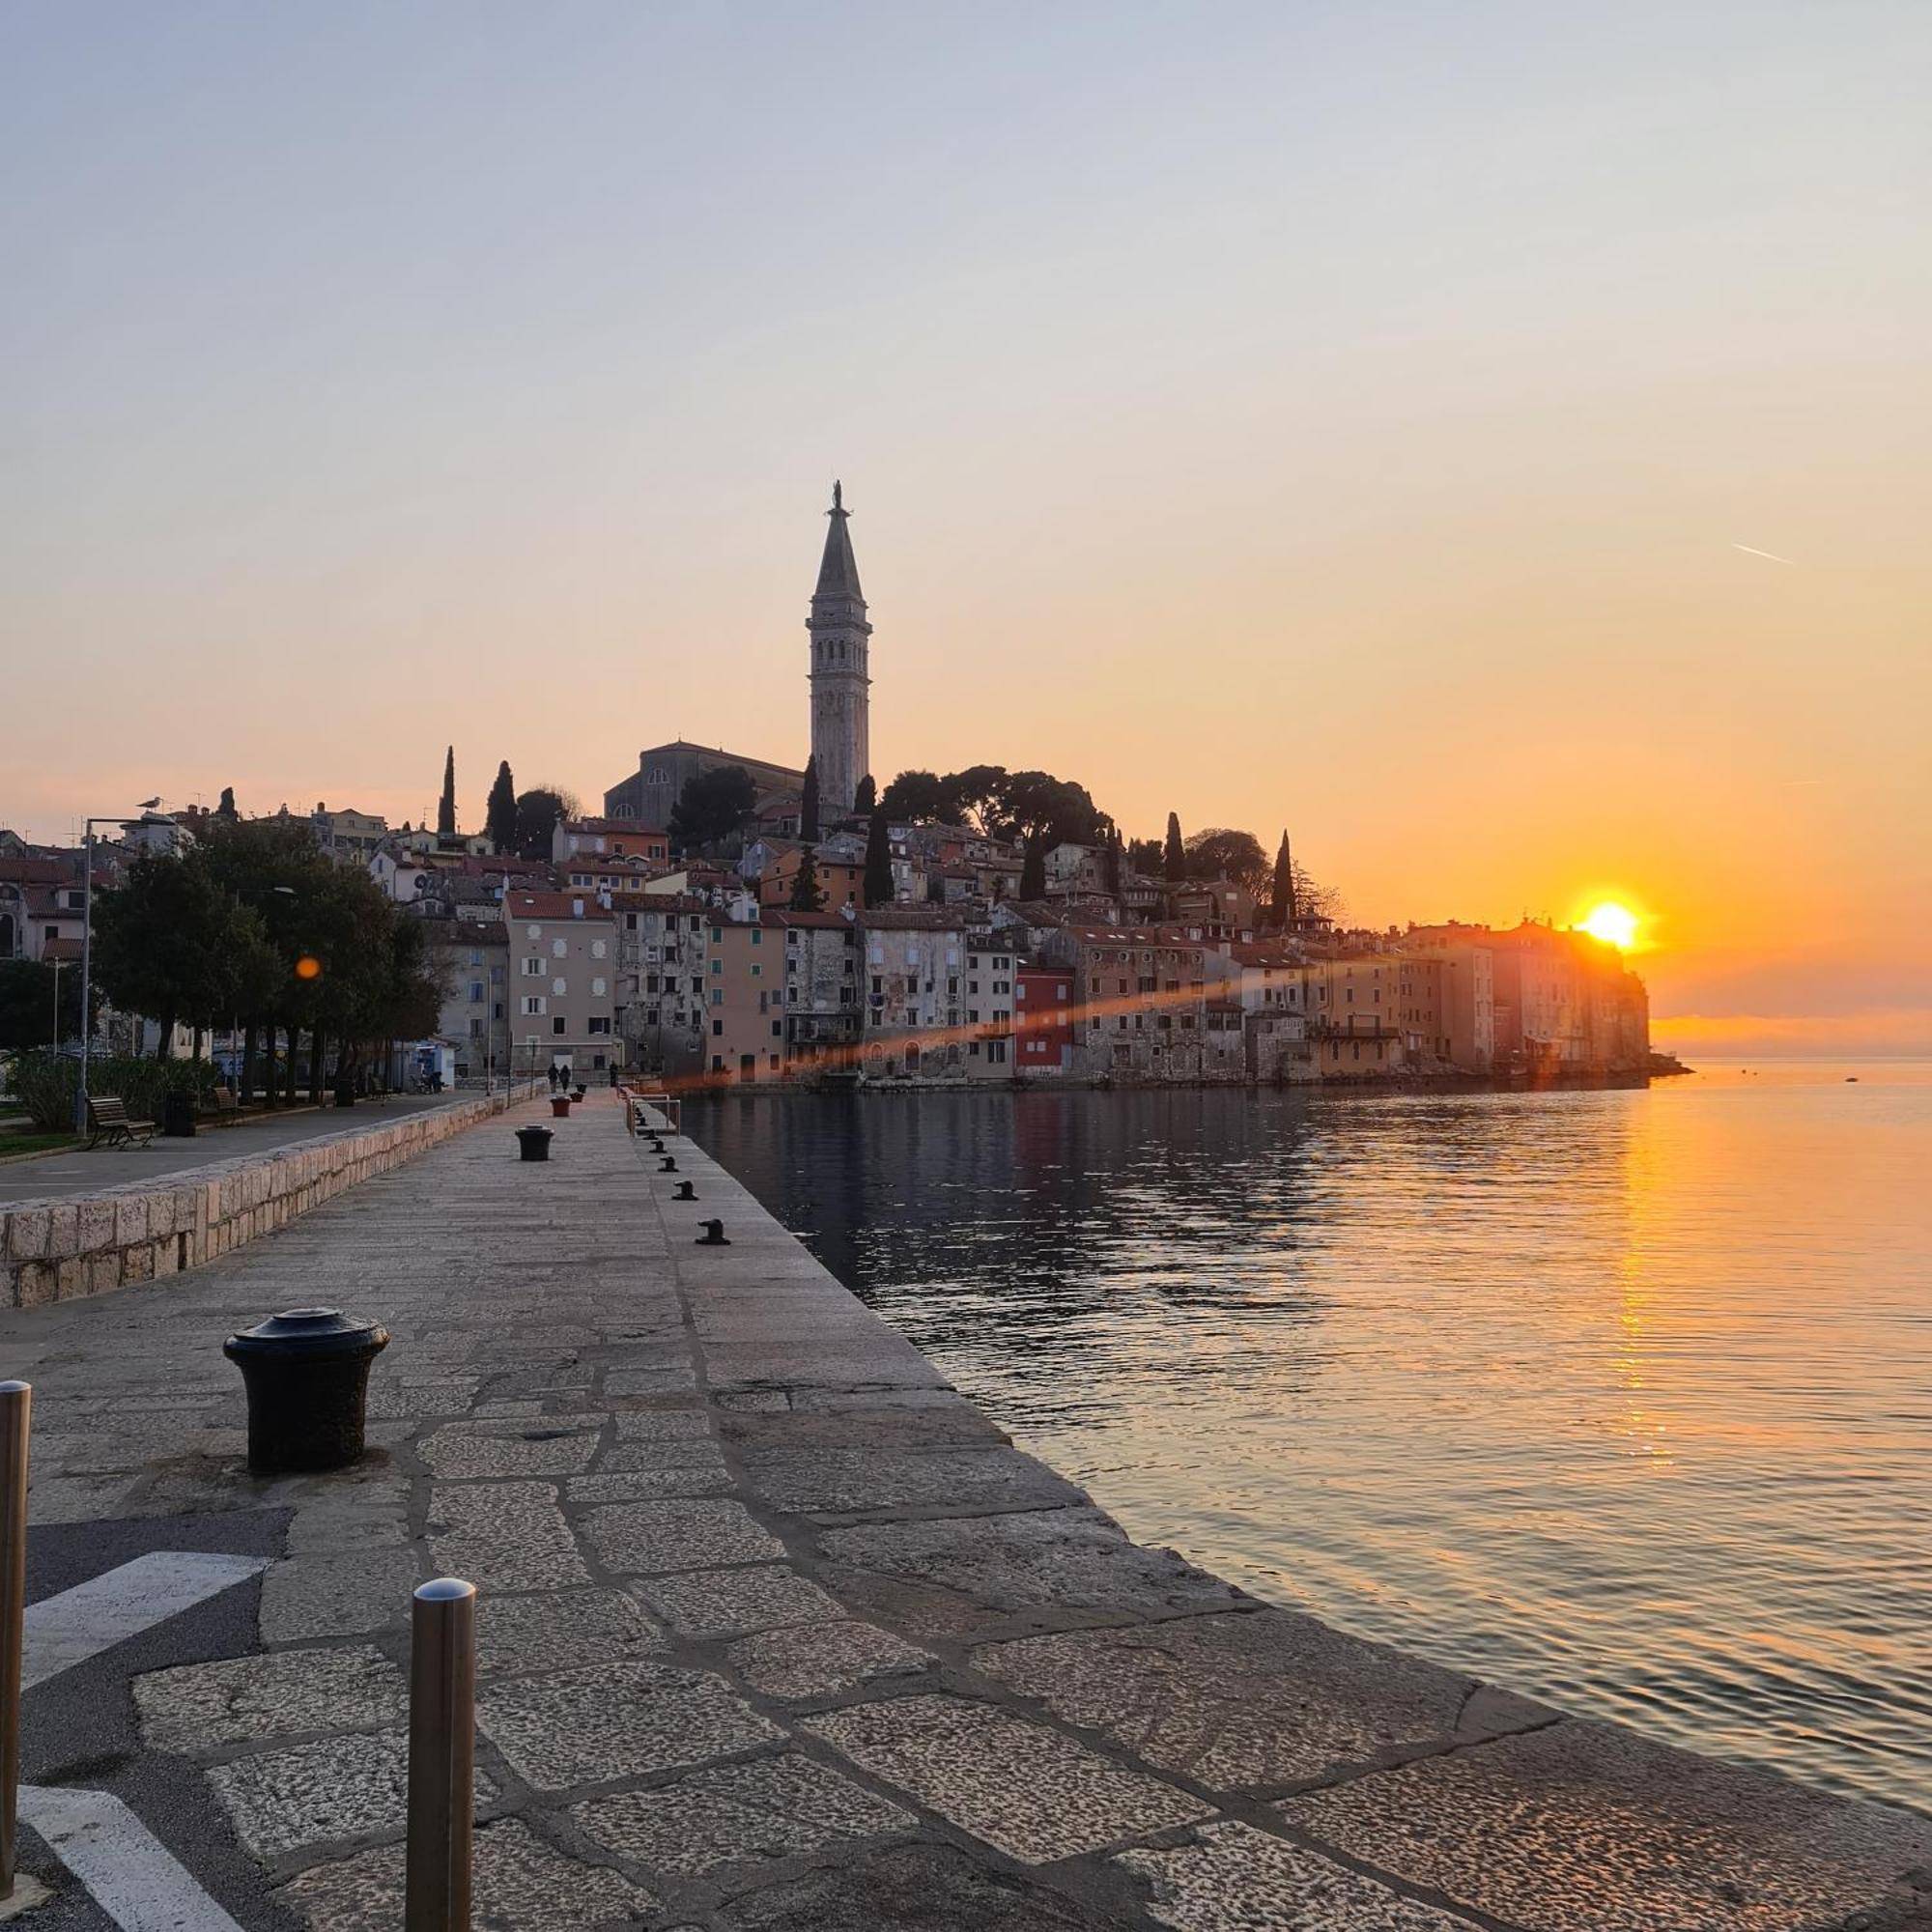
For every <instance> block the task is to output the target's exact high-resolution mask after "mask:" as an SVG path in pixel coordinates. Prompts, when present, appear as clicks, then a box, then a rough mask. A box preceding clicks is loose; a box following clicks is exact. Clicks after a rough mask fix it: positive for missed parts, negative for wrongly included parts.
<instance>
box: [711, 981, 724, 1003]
mask: <svg viewBox="0 0 1932 1932" xmlns="http://www.w3.org/2000/svg"><path fill="white" fill-rule="evenodd" d="M711 1004H712V1005H713V1006H714V1007H722V1006H723V1005H724V1004H725V988H724V987H723V986H713V987H712V989H711Z"/></svg>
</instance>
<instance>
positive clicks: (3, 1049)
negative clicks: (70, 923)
mask: <svg viewBox="0 0 1932 1932" xmlns="http://www.w3.org/2000/svg"><path fill="white" fill-rule="evenodd" d="M56 984H58V985H59V988H60V1013H59V1017H58V1021H56V1017H55V1013H54V988H55V986H56ZM92 1005H93V1007H94V1009H95V1011H96V1012H97V1013H98V1012H99V1010H100V989H99V987H96V988H95V990H94V998H93V1001H92ZM79 1037H80V965H79V962H78V961H75V962H72V963H71V964H68V965H64V966H63V967H62V968H61V970H60V971H59V972H58V973H56V972H55V971H54V969H53V967H52V966H51V965H49V964H48V963H47V961H45V960H44V959H0V1053H27V1052H30V1051H32V1050H33V1049H34V1048H36V1047H42V1046H53V1045H55V1044H57V1043H58V1042H59V1041H60V1040H64V1039H78V1038H79Z"/></svg>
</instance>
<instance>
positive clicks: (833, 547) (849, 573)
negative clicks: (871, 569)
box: [811, 483, 866, 603]
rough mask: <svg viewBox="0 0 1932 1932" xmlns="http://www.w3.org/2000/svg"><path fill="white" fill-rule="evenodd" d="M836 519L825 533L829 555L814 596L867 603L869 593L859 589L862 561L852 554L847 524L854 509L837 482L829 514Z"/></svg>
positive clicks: (820, 567) (821, 566)
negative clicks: (860, 563) (845, 499)
mask: <svg viewBox="0 0 1932 1932" xmlns="http://www.w3.org/2000/svg"><path fill="white" fill-rule="evenodd" d="M825 514H826V515H827V516H828V517H830V518H831V519H832V527H831V528H830V529H829V530H827V531H826V532H825V556H824V558H823V560H822V561H821V562H820V564H819V566H818V588H817V589H816V590H814V591H813V592H812V593H811V594H812V595H813V596H814V597H853V598H857V599H858V600H859V602H861V603H864V602H865V595H866V594H865V592H864V591H862V590H861V589H860V588H859V563H858V559H857V558H856V557H854V556H853V554H852V536H851V532H850V531H848V530H847V529H846V527H845V523H846V519H847V518H849V517H850V516H851V514H852V513H851V511H850V510H848V509H847V508H846V507H845V501H844V491H843V489H842V488H841V487H840V486H839V485H838V484H837V483H835V484H833V486H832V507H831V509H829V510H827V511H826V513H825Z"/></svg>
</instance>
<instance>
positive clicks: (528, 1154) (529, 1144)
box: [517, 1127, 554, 1160]
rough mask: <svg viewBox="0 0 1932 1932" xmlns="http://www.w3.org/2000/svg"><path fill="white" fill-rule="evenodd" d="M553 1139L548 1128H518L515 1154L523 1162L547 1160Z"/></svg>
mask: <svg viewBox="0 0 1932 1932" xmlns="http://www.w3.org/2000/svg"><path fill="white" fill-rule="evenodd" d="M553 1139H554V1135H553V1134H552V1133H551V1130H550V1129H549V1128H548V1127H519V1128H518V1129H517V1152H518V1154H519V1156H520V1157H521V1158H522V1159H524V1160H548V1159H549V1158H550V1144H551V1142H552V1140H553Z"/></svg>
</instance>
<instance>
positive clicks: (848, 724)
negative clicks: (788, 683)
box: [805, 483, 872, 818]
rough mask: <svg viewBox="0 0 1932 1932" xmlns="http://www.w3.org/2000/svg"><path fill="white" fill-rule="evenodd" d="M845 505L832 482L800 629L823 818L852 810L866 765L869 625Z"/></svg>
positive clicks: (869, 762) (868, 748)
mask: <svg viewBox="0 0 1932 1932" xmlns="http://www.w3.org/2000/svg"><path fill="white" fill-rule="evenodd" d="M851 514H852V513H851V512H850V511H849V510H847V509H846V507H845V500H844V491H843V490H842V488H841V487H840V486H839V485H838V484H837V483H835V484H833V486H832V507H831V509H830V510H828V511H827V512H826V515H827V516H828V517H830V518H831V520H832V527H831V528H830V529H828V530H827V531H826V533H825V556H824V558H823V560H822V561H821V562H820V564H819V566H818V587H817V588H816V589H815V590H814V591H813V592H812V593H811V615H810V617H809V618H808V619H807V620H806V625H805V628H806V631H807V634H808V635H809V636H810V639H811V680H810V681H811V755H812V757H813V758H814V759H815V760H816V761H817V767H818V796H819V801H820V810H821V811H822V812H823V813H824V815H825V816H826V817H827V818H835V817H841V816H843V815H844V814H845V813H847V812H849V811H850V810H852V798H853V794H854V793H855V792H857V790H858V789H859V781H860V780H861V779H863V778H864V777H865V776H866V775H867V772H869V771H870V770H871V769H872V748H871V734H870V728H869V721H868V718H867V712H868V709H869V706H870V699H869V698H868V696H867V691H868V688H869V687H870V685H871V682H872V680H871V677H870V675H869V674H868V672H867V645H868V642H869V640H870V639H871V635H872V627H871V625H869V624H868V623H867V621H866V599H865V595H864V593H863V592H862V591H861V590H860V588H859V566H858V563H857V561H856V560H855V559H854V557H853V555H852V538H851V534H850V532H849V531H848V530H847V529H846V527H845V526H846V521H847V519H848V518H849V517H850V516H851Z"/></svg>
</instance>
